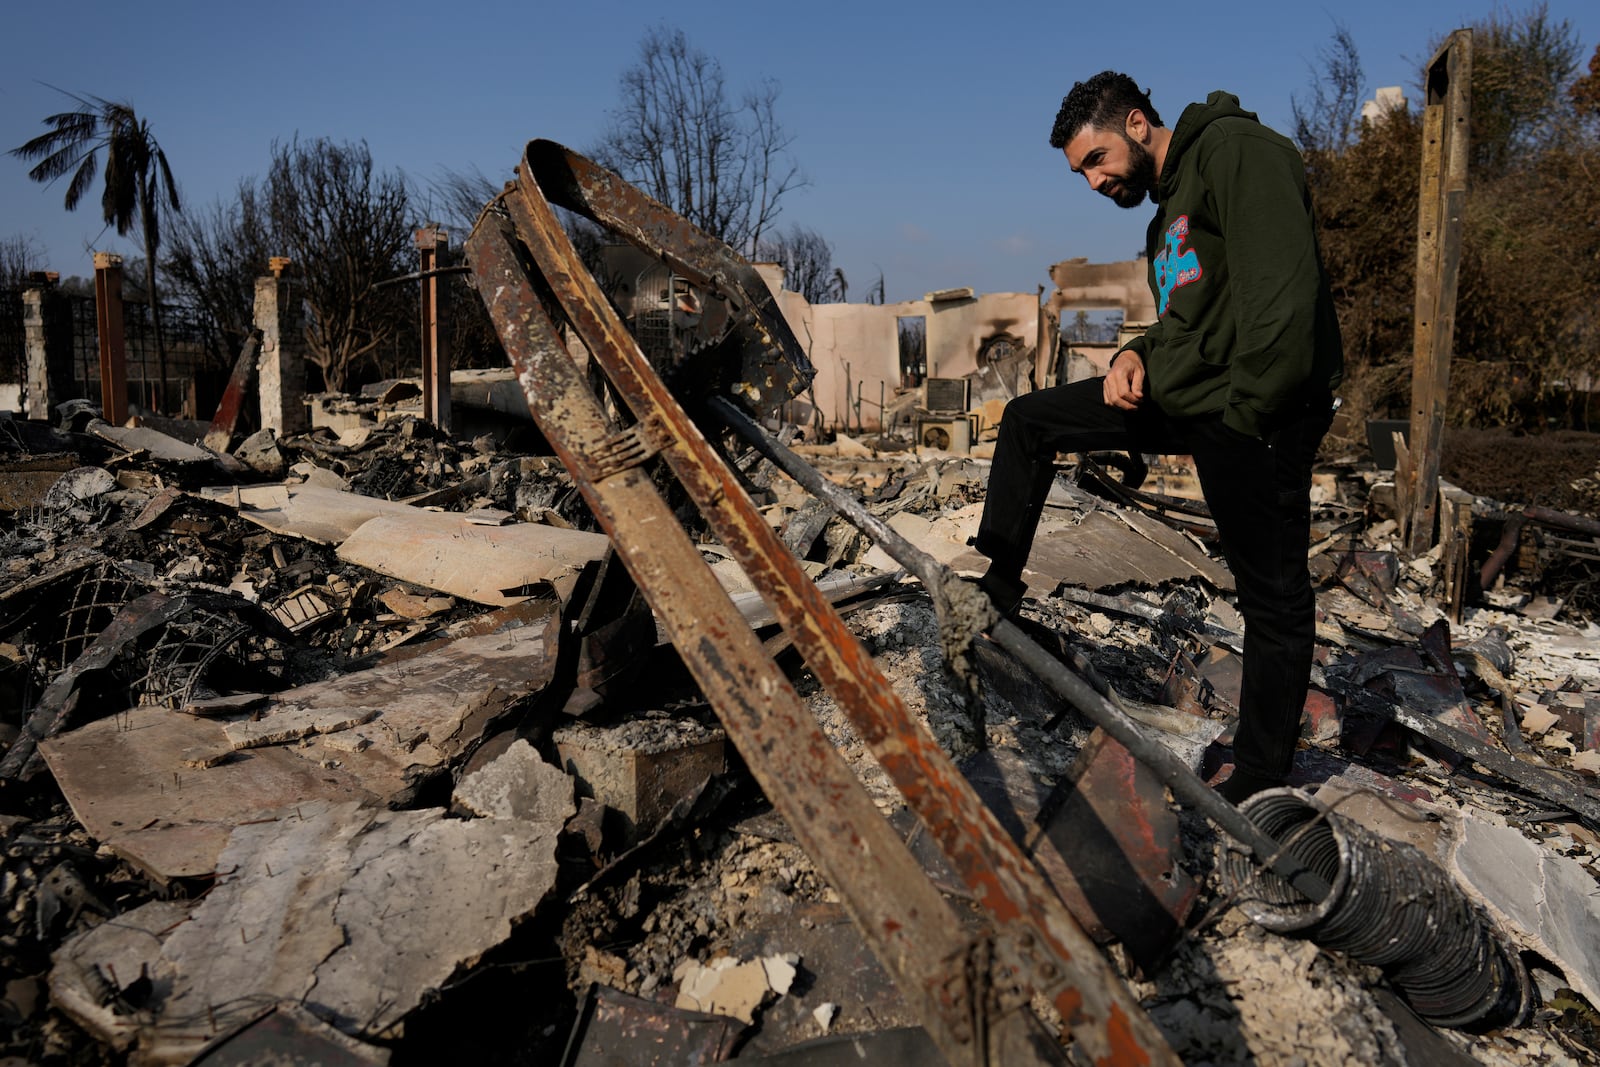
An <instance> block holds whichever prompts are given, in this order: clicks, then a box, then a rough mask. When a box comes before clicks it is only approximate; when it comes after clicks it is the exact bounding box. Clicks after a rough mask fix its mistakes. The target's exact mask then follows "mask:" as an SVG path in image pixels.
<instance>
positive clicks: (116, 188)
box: [11, 92, 182, 404]
mask: <svg viewBox="0 0 1600 1067" xmlns="http://www.w3.org/2000/svg"><path fill="white" fill-rule="evenodd" d="M63 95H65V96H68V97H71V98H72V99H73V100H76V101H77V102H78V104H79V107H78V108H77V109H76V110H73V111H63V112H61V113H60V114H56V115H49V116H47V117H46V118H45V119H44V124H45V125H46V126H48V127H50V130H49V131H48V132H46V133H41V134H40V135H39V136H37V137H35V138H34V139H33V140H31V141H29V142H28V143H27V144H24V145H21V146H20V147H17V148H13V149H12V150H11V155H13V156H16V157H17V158H19V159H23V160H28V161H30V162H33V161H37V162H36V163H35V166H34V167H33V169H32V170H30V171H28V177H30V178H32V179H33V180H34V181H36V182H43V183H45V184H51V183H53V182H55V181H56V180H57V179H58V178H62V177H65V176H66V175H67V174H69V173H70V174H71V175H72V178H71V180H69V181H68V182H67V196H66V201H65V203H66V208H67V210H68V211H72V210H74V209H76V208H77V206H78V202H79V201H80V200H82V199H83V194H84V193H86V192H88V190H89V186H90V185H92V184H94V179H95V175H96V173H97V172H98V170H99V165H100V150H101V149H102V148H103V149H105V153H106V181H105V191H104V193H103V194H102V195H101V197H100V206H101V207H102V209H103V210H104V212H105V221H106V225H107V226H115V227H116V228H117V233H118V234H120V235H122V236H124V237H126V236H127V235H128V233H129V231H131V230H132V229H133V224H134V220H135V219H137V220H138V223H139V233H140V236H141V237H143V238H144V260H145V273H146V275H147V278H146V280H147V282H148V289H149V292H150V317H151V321H152V323H153V325H154V326H155V333H156V359H157V366H158V372H159V373H160V375H161V385H162V391H164V390H165V388H166V383H167V348H166V343H165V340H164V339H163V337H162V335H161V302H160V301H159V300H158V299H157V297H156V250H157V249H158V248H160V247H161V211H160V208H161V202H162V201H163V200H164V201H165V202H166V206H167V208H168V209H170V210H172V211H181V210H182V207H181V206H180V204H179V202H178V186H177V183H176V182H174V181H173V180H172V170H171V168H170V167H168V166H167V155H166V153H165V152H163V151H162V150H161V146H160V145H159V144H157V143H156V139H155V137H154V136H153V135H152V134H151V132H150V123H149V122H148V121H146V120H144V119H141V118H139V116H138V115H137V114H135V113H134V110H133V105H132V104H127V103H113V102H112V101H110V100H102V99H100V98H99V97H98V96H79V95H78V94H76V93H67V92H63ZM163 193H164V194H165V195H164V196H163V195H162V194H163ZM157 395H158V397H159V396H160V393H158V394H157ZM157 403H158V404H159V403H160V402H159V400H158V402H157Z"/></svg>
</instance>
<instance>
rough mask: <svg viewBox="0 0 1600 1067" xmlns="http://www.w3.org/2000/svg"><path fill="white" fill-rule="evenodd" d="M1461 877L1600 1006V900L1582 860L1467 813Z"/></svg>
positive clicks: (1494, 819) (1457, 854) (1457, 856)
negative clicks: (1598, 931)
mask: <svg viewBox="0 0 1600 1067" xmlns="http://www.w3.org/2000/svg"><path fill="white" fill-rule="evenodd" d="M1450 859H1451V864H1452V865H1453V867H1454V869H1455V873H1456V875H1457V877H1458V878H1460V879H1461V881H1462V882H1463V883H1464V884H1465V885H1466V886H1467V887H1468V888H1469V889H1470V890H1471V891H1472V892H1473V893H1474V895H1476V896H1477V897H1478V898H1479V899H1481V900H1482V901H1483V902H1484V903H1485V904H1486V905H1488V907H1489V909H1490V912H1491V913H1492V914H1494V915H1495V917H1496V918H1498V919H1500V920H1501V923H1502V924H1503V925H1504V926H1505V927H1507V928H1509V930H1510V931H1511V932H1512V934H1513V936H1515V937H1516V938H1517V940H1518V941H1520V942H1521V943H1522V944H1523V945H1524V946H1526V947H1527V948H1530V949H1533V950H1534V951H1535V952H1538V953H1539V954H1540V955H1542V956H1544V957H1545V958H1546V959H1548V960H1550V961H1551V962H1552V963H1554V964H1555V965H1556V966H1557V967H1559V968H1561V971H1562V973H1563V974H1564V975H1565V976H1566V979H1567V982H1568V983H1569V984H1570V985H1571V986H1572V988H1573V989H1576V990H1577V991H1578V992H1580V993H1582V994H1583V995H1584V996H1585V997H1586V998H1588V1000H1589V1003H1591V1004H1600V938H1596V937H1595V931H1596V930H1600V893H1597V892H1596V891H1595V883H1594V876H1593V875H1592V874H1590V873H1589V872H1588V871H1587V870H1585V869H1584V867H1583V865H1582V864H1581V863H1579V862H1578V861H1576V860H1574V859H1570V858H1568V857H1566V856H1562V855H1558V854H1557V853H1555V852H1552V851H1551V850H1549V849H1547V848H1545V847H1544V846H1542V845H1540V844H1538V843H1536V842H1533V841H1530V840H1528V839H1527V838H1526V837H1524V836H1523V835H1522V833H1521V832H1520V831H1518V830H1517V829H1516V828H1515V827H1512V826H1508V825H1507V824H1506V823H1505V821H1504V820H1502V819H1500V818H1499V817H1498V816H1494V815H1490V814H1487V813H1479V812H1476V811H1470V810H1469V811H1465V812H1463V813H1462V818H1461V828H1460V833H1459V835H1458V836H1457V838H1456V842H1455V848H1454V850H1453V851H1452V852H1451V857H1450Z"/></svg>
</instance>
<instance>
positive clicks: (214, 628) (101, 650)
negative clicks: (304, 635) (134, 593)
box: [0, 583, 288, 778]
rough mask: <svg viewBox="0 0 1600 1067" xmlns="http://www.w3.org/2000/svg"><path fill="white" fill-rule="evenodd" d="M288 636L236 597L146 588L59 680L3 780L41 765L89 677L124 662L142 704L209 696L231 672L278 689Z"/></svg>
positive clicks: (238, 681) (245, 682) (249, 684)
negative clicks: (48, 742) (144, 644)
mask: <svg viewBox="0 0 1600 1067" xmlns="http://www.w3.org/2000/svg"><path fill="white" fill-rule="evenodd" d="M85 584H87V583H85ZM96 606H97V607H103V606H104V605H101V604H97V605H96ZM152 634H154V635H155V637H154V640H153V643H152V647H150V648H149V649H148V650H143V651H142V652H141V654H139V655H130V654H129V653H130V649H133V648H135V647H136V646H138V645H139V644H140V642H141V641H142V640H144V639H146V638H148V637H149V636H150V635H152ZM287 636H288V635H287V632H286V631H284V630H283V629H282V628H281V627H279V626H277V625H276V624H275V623H274V622H273V620H272V619H271V618H270V617H268V616H267V615H266V614H265V613H264V612H262V611H261V610H260V609H259V608H257V607H255V605H253V604H250V603H249V602H248V601H244V600H241V599H239V598H236V597H229V596H223V595H221V594H217V593H206V592H194V593H188V594H185V595H183V596H176V597H168V596H166V595H164V594H161V593H146V594H144V595H143V596H141V597H139V598H138V599H137V600H134V601H133V602H132V603H130V604H127V605H126V606H121V607H119V609H118V610H117V611H116V612H115V615H114V617H113V618H111V620H110V621H109V623H108V624H106V625H105V627H104V628H103V629H101V630H99V631H98V632H97V633H96V634H95V636H94V638H93V639H92V640H91V641H89V642H88V644H87V645H86V647H84V649H83V651H82V652H81V653H79V654H78V655H77V656H75V657H74V658H73V660H72V661H71V663H70V665H69V666H67V668H66V669H65V670H62V671H61V672H60V673H58V674H57V675H56V676H55V678H54V679H53V680H52V681H51V683H50V685H49V686H48V687H47V688H46V689H45V691H44V693H43V694H41V695H40V697H39V704H38V706H37V707H36V708H34V710H33V713H32V714H31V715H30V716H29V718H28V722H27V724H26V725H25V726H24V727H23V730H22V733H21V735H20V736H19V737H18V738H17V740H16V743H15V744H13V745H12V747H11V750H10V751H9V752H7V753H6V758H5V759H4V760H3V761H0V778H17V777H21V778H28V777H31V776H32V775H33V773H34V772H35V771H36V770H37V769H38V766H39V760H38V756H37V751H36V750H37V745H38V742H40V741H42V740H44V739H46V738H49V737H52V736H54V735H55V734H56V732H57V731H59V730H60V729H61V728H62V727H63V726H64V725H65V724H66V721H67V719H68V718H69V717H70V716H71V715H72V712H73V711H74V710H75V708H76V706H77V695H78V689H79V686H80V685H81V683H82V682H83V680H84V678H85V676H86V675H89V674H93V673H96V672H101V671H107V670H110V669H112V668H114V667H116V666H117V665H118V663H119V661H122V664H123V667H124V668H125V671H124V673H125V674H126V675H128V676H129V678H128V688H129V690H130V691H131V693H133V694H136V695H137V696H138V698H139V702H140V703H146V704H165V705H167V706H171V707H176V706H178V705H179V704H182V703H185V702H187V701H188V700H189V699H190V698H191V697H193V696H195V695H199V694H204V693H209V692H210V691H209V690H206V689H205V688H204V686H205V683H206V681H207V679H216V680H217V681H218V684H219V685H221V684H222V682H221V677H222V676H224V675H225V676H226V678H227V680H228V683H229V684H231V685H238V686H241V687H243V688H245V689H261V688H269V689H275V688H278V687H279V686H278V685H277V684H275V683H276V679H277V677H278V675H279V674H280V673H281V670H282V667H283V663H284V659H285V655H286V645H287V641H285V640H283V638H287ZM129 664H136V665H137V666H136V667H129V666H128V665H129Z"/></svg>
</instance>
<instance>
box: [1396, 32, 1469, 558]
mask: <svg viewBox="0 0 1600 1067" xmlns="http://www.w3.org/2000/svg"><path fill="white" fill-rule="evenodd" d="M1424 78H1425V80H1426V82H1427V93H1428V96H1427V109H1426V110H1425V111H1424V112H1423V124H1422V184H1421V192H1420V194H1419V200H1418V205H1417V303H1416V329H1415V332H1414V334H1413V342H1412V344H1413V348H1412V372H1411V443H1410V449H1409V458H1408V460H1407V461H1406V463H1405V464H1404V466H1403V469H1399V470H1396V472H1395V485H1396V488H1397V489H1398V490H1399V493H1400V498H1401V499H1400V501H1399V503H1400V505H1401V506H1400V508H1399V511H1400V519H1401V522H1402V524H1403V532H1404V538H1405V544H1406V548H1407V550H1408V551H1409V552H1410V554H1411V555H1413V556H1420V555H1423V554H1425V553H1426V552H1427V551H1428V550H1429V549H1431V548H1432V547H1433V545H1434V542H1435V536H1436V535H1435V530H1436V527H1437V525H1438V518H1439V452H1440V445H1441V441H1442V438H1443V436H1444V414H1445V401H1446V400H1447V398H1448V395H1449V391H1450V353H1451V349H1452V347H1453V345H1454V342H1455V327H1456V281H1457V277H1458V275H1459V268H1460V265H1461V228H1462V216H1463V215H1464V213H1465V211H1466V200H1467V119H1468V117H1469V111H1470V100H1471V92H1470V90H1471V88H1472V31H1471V30H1456V31H1455V32H1454V33H1452V34H1451V35H1450V37H1449V39H1448V40H1446V41H1445V43H1444V45H1443V46H1442V47H1441V48H1440V49H1439V51H1438V52H1437V53H1435V54H1434V57H1433V58H1432V59H1431V60H1429V61H1428V66H1427V69H1426V71H1425V72H1424Z"/></svg>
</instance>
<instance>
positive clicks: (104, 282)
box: [94, 252, 128, 426]
mask: <svg viewBox="0 0 1600 1067" xmlns="http://www.w3.org/2000/svg"><path fill="white" fill-rule="evenodd" d="M94 314H95V329H96V331H97V332H98V335H99V344H100V410H101V413H102V414H104V416H105V420H106V421H107V422H109V423H110V424H111V425H113V426H121V425H122V424H123V423H125V422H127V421H128V351H127V343H128V342H127V337H126V335H125V333H124V330H123V322H122V257H121V256H115V255H112V254H111V253H109V252H96V253H95V254H94Z"/></svg>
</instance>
